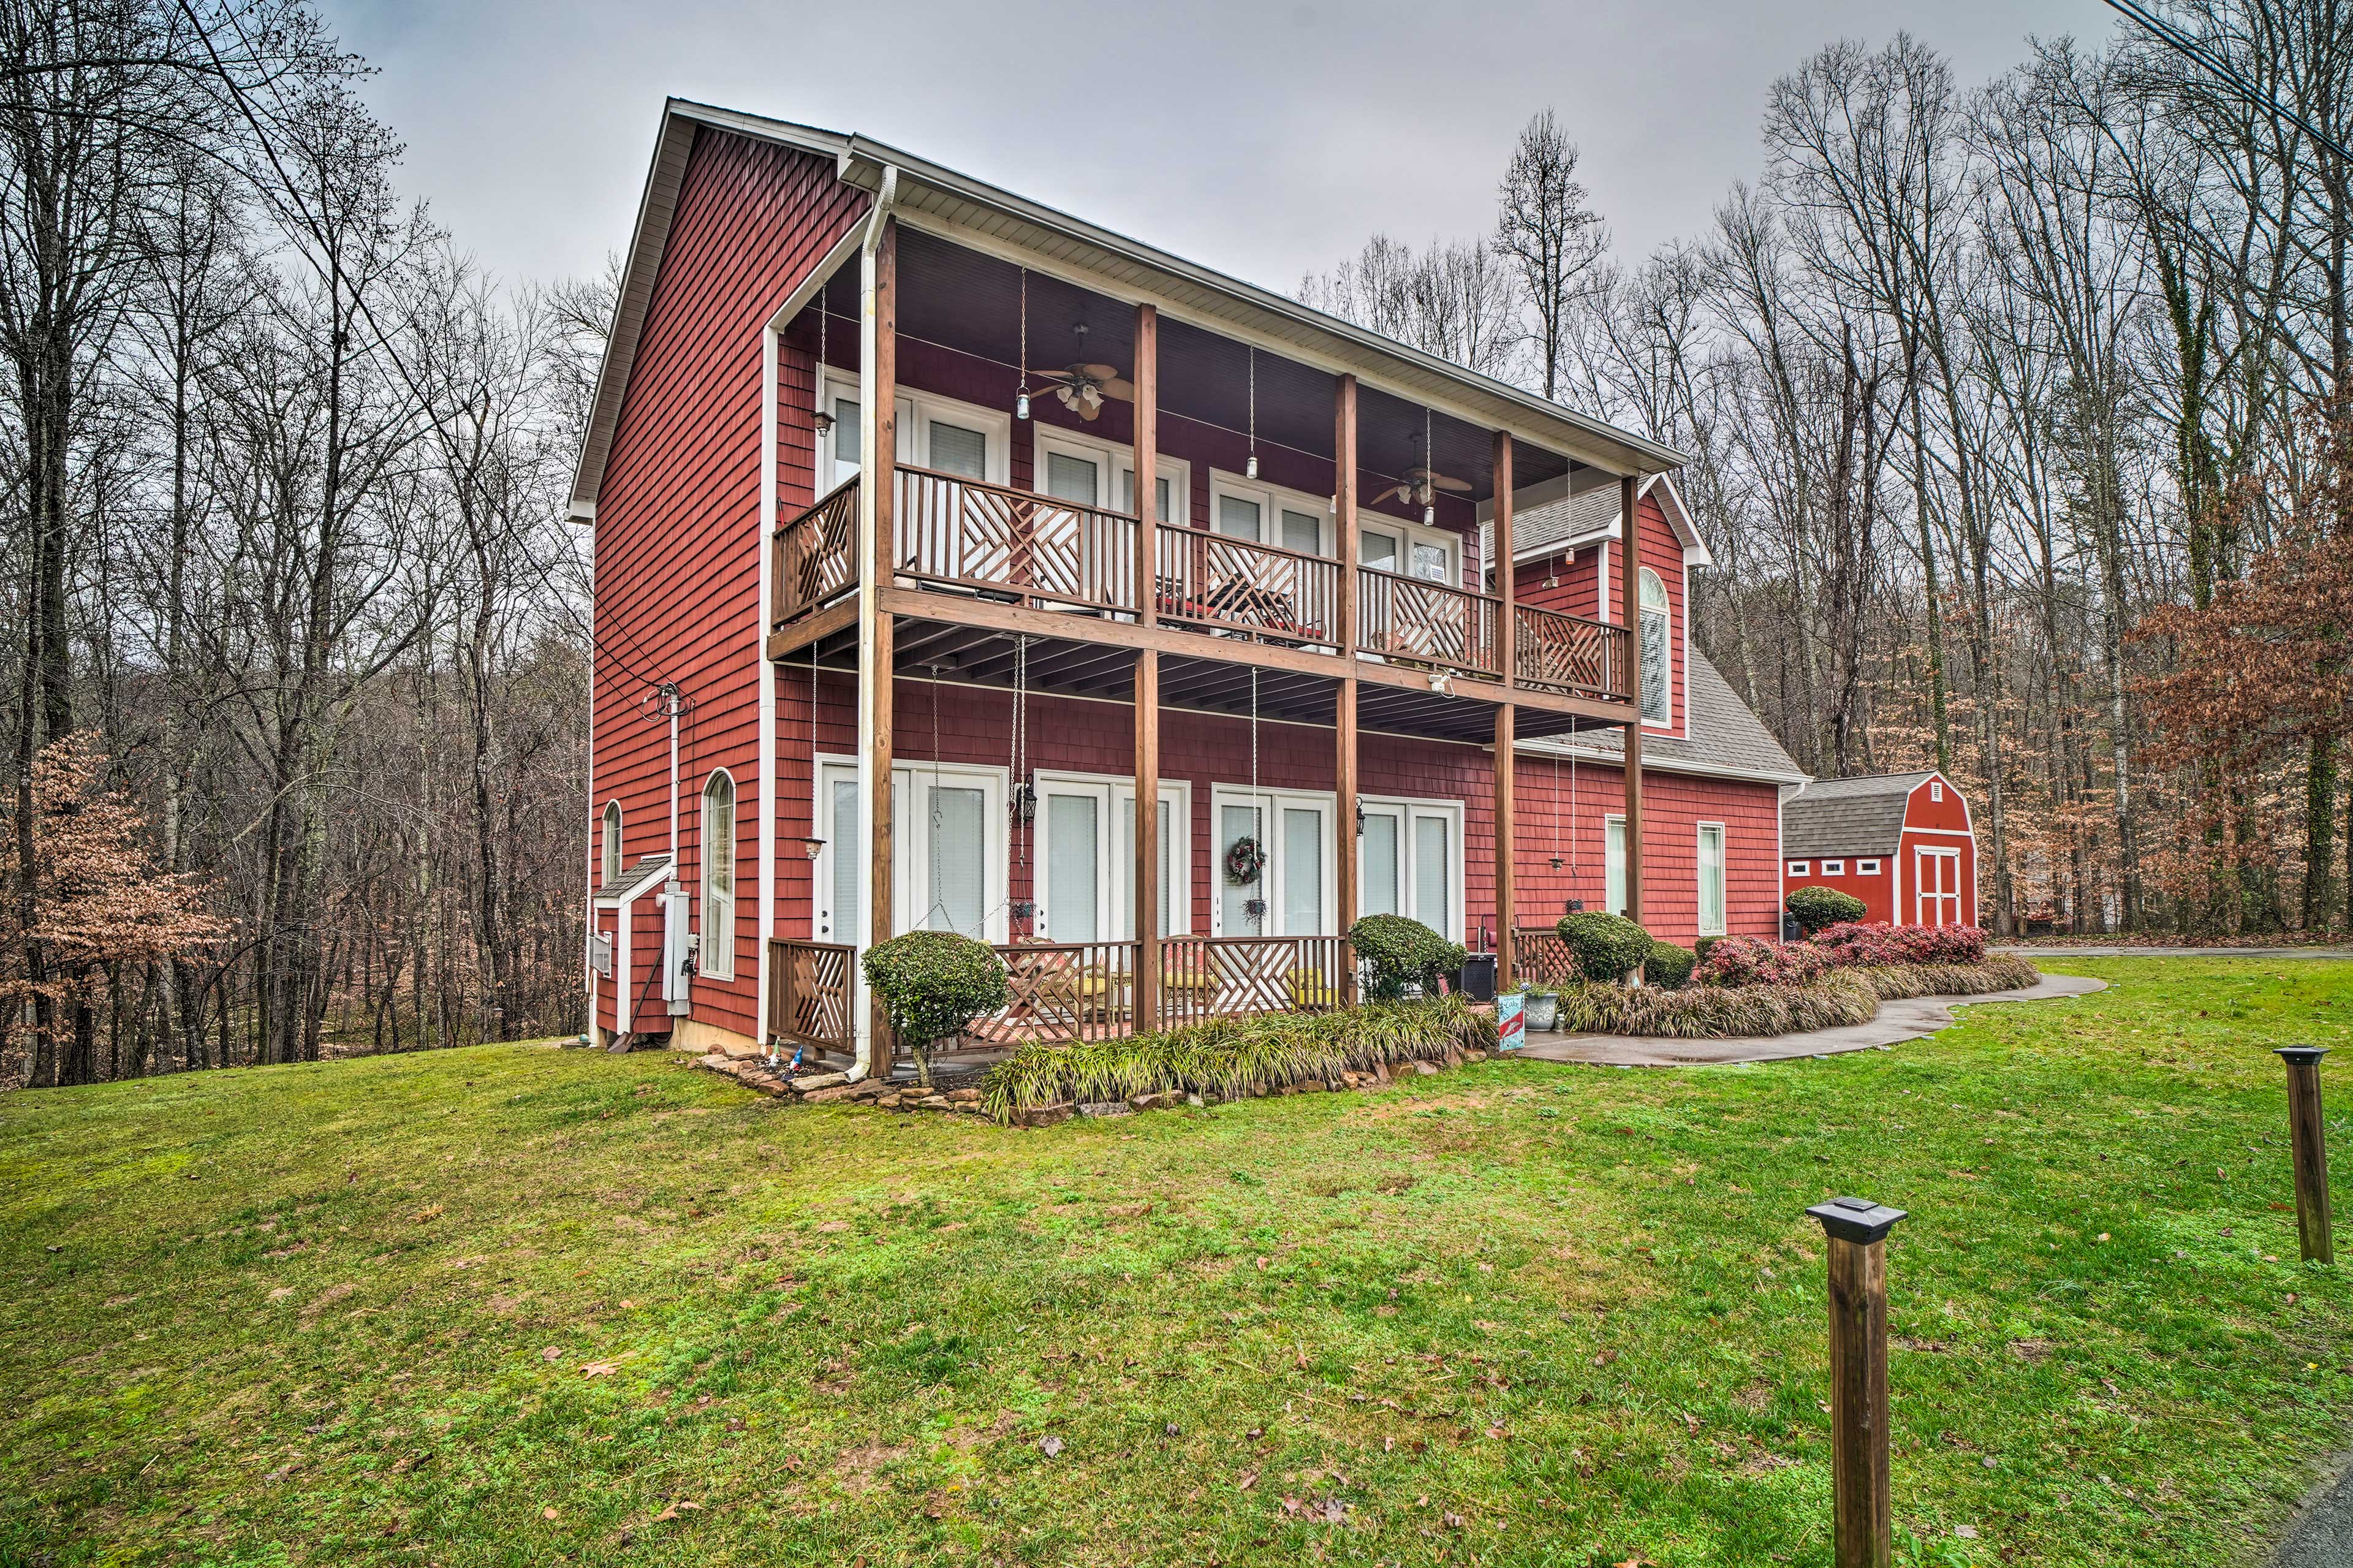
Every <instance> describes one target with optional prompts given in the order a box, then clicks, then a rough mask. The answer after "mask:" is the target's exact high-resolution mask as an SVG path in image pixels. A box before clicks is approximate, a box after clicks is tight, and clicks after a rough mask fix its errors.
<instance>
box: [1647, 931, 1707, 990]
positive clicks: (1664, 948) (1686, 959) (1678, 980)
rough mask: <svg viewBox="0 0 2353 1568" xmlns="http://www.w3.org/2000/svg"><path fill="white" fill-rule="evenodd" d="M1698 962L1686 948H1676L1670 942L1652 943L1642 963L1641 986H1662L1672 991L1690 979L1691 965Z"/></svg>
mask: <svg viewBox="0 0 2353 1568" xmlns="http://www.w3.org/2000/svg"><path fill="white" fill-rule="evenodd" d="M1698 962H1699V960H1698V958H1697V957H1696V956H1695V955H1694V953H1693V952H1692V950H1691V949H1689V948H1687V947H1677V946H1676V945H1675V944H1674V943H1673V942H1651V955H1650V957H1648V958H1646V959H1644V960H1643V961H1642V981H1643V984H1647V985H1663V986H1666V987H1667V988H1668V989H1669V990H1672V989H1674V988H1675V987H1676V986H1678V985H1681V984H1683V983H1684V982H1685V981H1687V980H1689V979H1690V978H1691V973H1692V965H1693V964H1694V963H1698Z"/></svg>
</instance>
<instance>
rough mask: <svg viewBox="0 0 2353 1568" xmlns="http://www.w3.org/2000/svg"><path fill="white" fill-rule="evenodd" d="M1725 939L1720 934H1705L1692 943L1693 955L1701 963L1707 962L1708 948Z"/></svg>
mask: <svg viewBox="0 0 2353 1568" xmlns="http://www.w3.org/2000/svg"><path fill="white" fill-rule="evenodd" d="M1723 940H1724V939H1723V938H1722V937H1720V936H1704V937H1702V938H1700V939H1699V940H1698V941H1697V942H1694V943H1692V956H1693V957H1694V958H1695V959H1697V960H1698V961H1699V962H1700V963H1706V962H1707V950H1708V949H1709V948H1711V947H1714V946H1715V944H1716V943H1717V942H1722V941H1723Z"/></svg>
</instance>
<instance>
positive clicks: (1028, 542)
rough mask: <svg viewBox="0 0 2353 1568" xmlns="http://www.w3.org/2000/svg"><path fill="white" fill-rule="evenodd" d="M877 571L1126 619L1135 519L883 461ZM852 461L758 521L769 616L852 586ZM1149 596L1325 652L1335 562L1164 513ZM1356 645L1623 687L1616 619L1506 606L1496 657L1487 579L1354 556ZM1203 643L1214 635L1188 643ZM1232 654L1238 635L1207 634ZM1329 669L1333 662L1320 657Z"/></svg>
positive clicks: (1590, 687)
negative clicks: (886, 534) (801, 503)
mask: <svg viewBox="0 0 2353 1568" xmlns="http://www.w3.org/2000/svg"><path fill="white" fill-rule="evenodd" d="M892 479H893V484H894V486H895V489H896V504H895V505H894V506H893V507H892V509H891V511H892V552H891V559H892V579H893V583H894V584H896V585H900V586H906V587H916V588H921V589H924V590H927V591H931V592H934V593H938V594H942V595H962V596H965V597H968V598H973V599H977V600H981V601H983V602H989V603H996V604H1001V605H1018V606H1021V607H1024V608H1029V609H1036V610H1051V611H1058V612H1061V613H1063V614H1066V615H1070V616H1073V617H1074V621H1073V624H1072V625H1071V630H1070V633H1069V635H1070V636H1071V637H1075V638H1078V639H1080V640H1085V639H1086V637H1087V632H1086V630H1085V628H1084V627H1083V626H1082V625H1079V624H1077V621H1078V620H1079V619H1082V618H1084V617H1092V618H1094V619H1097V620H1100V621H1104V622H1109V623H1125V624H1134V622H1135V621H1136V620H1137V619H1138V618H1139V612H1140V611H1141V609H1142V608H1143V604H1144V594H1145V589H1144V586H1143V579H1144V575H1145V574H1143V573H1142V572H1141V571H1140V570H1139V566H1138V559H1137V557H1138V553H1139V551H1140V549H1141V539H1140V536H1141V533H1142V525H1141V521H1140V520H1139V519H1138V518H1136V517H1135V516H1134V515H1133V514H1130V513H1126V512H1118V511H1111V510H1105V509H1103V508H1101V507H1092V506H1084V505H1081V504H1079V503H1076V502H1072V501H1065V500H1058V499H1057V498H1055V497H1052V496H1044V495H1039V494H1037V493H1035V492H1033V491H1029V490H1017V489H1012V488H1010V487H1008V486H1004V485H994V484H989V483H987V482H985V481H981V480H976V479H964V478H961V477H959V476H956V475H953V474H944V473H939V472H936V471H934V470H933V469H929V468H911V467H905V466H900V467H896V468H893V469H892ZM859 485H860V477H857V476H853V477H852V478H850V479H846V480H844V481H843V482H842V483H841V484H839V485H838V486H836V487H835V488H834V489H832V490H831V491H829V492H828V494H826V495H825V496H824V497H823V498H822V499H820V500H818V502H817V504H816V505H814V506H812V507H810V508H809V509H808V510H806V511H804V512H802V513H801V514H800V515H798V516H797V517H795V518H793V519H791V520H790V521H786V523H784V524H783V525H782V526H781V527H779V528H778V529H777V530H776V536H775V541H774V550H775V570H774V572H773V574H772V577H771V581H772V584H773V598H772V604H771V609H770V621H771V624H772V626H774V627H775V628H777V629H782V628H784V627H786V626H789V625H791V624H792V623H793V622H795V621H797V620H799V619H801V618H802V617H803V616H807V615H809V614H811V613H812V612H814V611H816V610H818V609H820V608H822V607H824V606H825V605H828V604H831V603H833V602H835V601H837V600H839V599H840V598H841V597H842V596H843V595H847V594H849V593H850V592H851V591H852V590H854V589H855V587H856V585H857V567H856V561H855V559H854V556H853V545H854V541H855V539H856V537H857V532H858V489H859ZM1153 533H1154V540H1155V555H1156V557H1157V560H1156V562H1155V570H1154V571H1153V572H1152V574H1151V580H1152V586H1151V594H1152V607H1153V610H1154V613H1155V619H1156V620H1157V621H1158V623H1159V624H1160V625H1162V626H1172V627H1181V628H1184V629H1186V630H1187V631H1192V632H1198V633H1200V634H1202V635H1205V636H1208V637H1221V638H1226V639H1229V640H1233V641H1238V642H1244V643H1256V644H1262V645H1271V646H1282V647H1299V648H1306V649H1312V650H1314V651H1315V652H1318V653H1324V654H1329V655H1332V656H1334V657H1335V658H1337V657H1338V656H1339V655H1340V653H1341V641H1342V636H1343V627H1342V624H1341V616H1340V614H1339V611H1340V605H1341V600H1342V595H1344V594H1345V593H1346V592H1347V591H1348V588H1347V586H1346V585H1345V584H1344V583H1343V581H1342V573H1343V571H1344V568H1343V566H1342V563H1340V562H1338V561H1335V560H1332V559H1330V558H1328V557H1324V556H1320V555H1310V554H1307V553H1305V552H1302V551H1297V550H1286V549H1283V548H1282V547H1281V546H1279V545H1271V544H1261V543H1259V542H1255V541H1251V540H1246V539H1237V538H1232V537H1229V536H1227V535H1224V534H1219V533H1213V532H1207V531H1201V530H1198V529H1193V528H1187V527H1182V526H1162V527H1160V528H1156V529H1155V530H1154V531H1153ZM1354 575H1355V584H1354V591H1355V595H1356V626H1355V632H1356V649H1355V651H1356V657H1357V658H1360V659H1363V660H1368V661H1377V662H1379V663H1381V664H1384V665H1390V666H1396V667H1400V668H1410V669H1420V670H1426V671H1433V672H1440V673H1443V674H1446V675H1449V676H1463V677H1468V678H1470V679H1474V680H1480V681H1484V682H1490V683H1493V684H1496V685H1500V686H1504V687H1515V688H1525V689H1530V690H1534V691H1540V692H1550V693H1556V694H1558V695H1562V696H1567V697H1578V698H1588V699H1590V700H1595V701H1599V702H1609V703H1628V702H1630V701H1632V691H1631V686H1630V680H1629V678H1628V668H1629V666H1628V658H1627V647H1628V637H1627V632H1626V628H1625V627H1624V626H1616V625H1612V624H1610V623H1608V622H1603V621H1596V620H1590V619H1588V618H1586V617H1584V616H1566V615H1561V614H1559V613H1557V612H1556V611H1552V610H1545V609H1538V608H1537V607H1535V605H1513V606H1512V617H1513V626H1514V629H1515V633H1516V635H1515V636H1514V638H1513V639H1512V641H1513V658H1512V668H1511V670H1510V672H1509V675H1508V677H1507V676H1506V673H1505V671H1504V653H1503V646H1504V639H1503V638H1502V637H1501V636H1500V630H1501V626H1502V619H1503V613H1504V602H1503V600H1502V599H1501V598H1500V597H1499V596H1498V595H1493V594H1487V593H1480V592H1474V591H1472V590H1471V589H1467V588H1459V587H1455V586H1453V585H1452V584H1447V583H1442V582H1436V581H1432V580H1430V579H1428V578H1423V577H1416V576H1409V575H1407V574H1401V573H1397V572H1389V571H1384V570H1381V569H1379V568H1377V567H1371V566H1363V565H1359V566H1356V568H1355V569H1354ZM1204 651H1205V652H1211V651H1218V650H1209V649H1205V650H1204ZM1223 651H1224V652H1226V653H1227V655H1228V656H1229V657H1235V658H1239V659H1240V661H1241V662H1248V658H1247V655H1246V654H1244V653H1243V652H1242V650H1241V649H1239V648H1236V649H1229V650H1223ZM1334 673H1335V674H1337V673H1339V670H1338V668H1337V667H1336V666H1335V669H1334Z"/></svg>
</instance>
